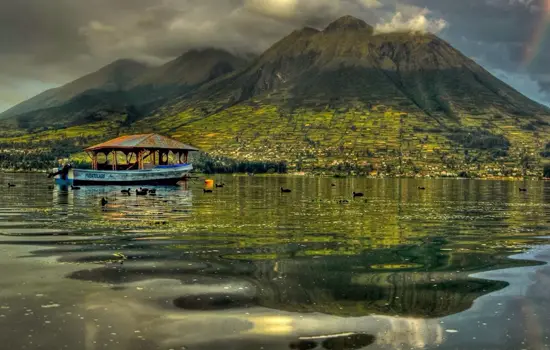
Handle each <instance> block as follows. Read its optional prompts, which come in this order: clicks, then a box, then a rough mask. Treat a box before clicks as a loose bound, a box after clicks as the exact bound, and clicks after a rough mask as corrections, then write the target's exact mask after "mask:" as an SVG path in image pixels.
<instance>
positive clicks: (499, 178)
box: [0, 169, 550, 182]
mask: <svg viewBox="0 0 550 350" xmlns="http://www.w3.org/2000/svg"><path fill="white" fill-rule="evenodd" d="M47 173H48V171H47V170H34V171H33V170H21V171H19V170H4V169H0V174H14V175H15V174H47ZM193 174H194V175H198V176H201V177H205V178H208V177H213V176H220V175H227V176H249V175H248V174H247V173H214V174H204V173H193ZM253 176H261V177H274V176H296V177H320V178H332V179H349V178H366V179H379V180H380V179H417V180H442V179H455V180H491V181H542V182H546V181H550V178H543V177H536V176H527V177H513V176H486V177H458V176H438V175H425V176H404V175H381V176H372V175H338V174H315V173H307V172H294V173H281V174H279V173H276V174H268V173H265V174H254V175H253Z"/></svg>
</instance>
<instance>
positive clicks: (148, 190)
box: [71, 186, 157, 207]
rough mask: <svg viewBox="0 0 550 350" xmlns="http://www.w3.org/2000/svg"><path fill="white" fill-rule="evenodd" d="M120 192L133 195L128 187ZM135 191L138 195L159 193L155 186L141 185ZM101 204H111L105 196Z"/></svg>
mask: <svg viewBox="0 0 550 350" xmlns="http://www.w3.org/2000/svg"><path fill="white" fill-rule="evenodd" d="M71 187H72V186H71ZM120 193H122V194H124V195H126V196H131V195H132V189H131V188H128V189H127V190H121V191H120ZM135 193H136V196H156V195H157V190H156V189H154V188H143V187H140V188H137V189H136V190H135ZM100 204H101V206H102V207H104V206H106V205H107V204H109V201H108V200H107V199H106V198H105V197H103V198H101V201H100Z"/></svg>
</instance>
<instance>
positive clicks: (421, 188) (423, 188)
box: [418, 186, 426, 191]
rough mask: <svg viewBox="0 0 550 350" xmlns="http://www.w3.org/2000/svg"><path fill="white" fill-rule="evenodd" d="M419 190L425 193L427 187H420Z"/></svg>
mask: <svg viewBox="0 0 550 350" xmlns="http://www.w3.org/2000/svg"><path fill="white" fill-rule="evenodd" d="M418 189H419V190H421V191H424V190H425V189H426V187H422V186H418Z"/></svg>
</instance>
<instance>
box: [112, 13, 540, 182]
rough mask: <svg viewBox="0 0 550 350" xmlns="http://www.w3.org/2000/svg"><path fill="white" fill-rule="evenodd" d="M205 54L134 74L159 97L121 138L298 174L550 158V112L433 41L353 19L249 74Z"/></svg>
mask: <svg viewBox="0 0 550 350" xmlns="http://www.w3.org/2000/svg"><path fill="white" fill-rule="evenodd" d="M203 55H204V56H206V57H214V59H211V60H209V59H205V58H202V59H197V58H195V57H197V56H200V52H190V53H188V54H187V55H184V56H182V57H181V58H179V59H177V60H176V61H174V62H171V63H169V64H167V65H165V66H163V67H160V68H155V69H151V70H148V71H147V72H146V73H144V74H143V75H141V76H140V77H138V78H136V79H135V80H134V81H133V84H135V85H131V84H130V85H131V86H132V88H130V90H129V91H133V90H135V89H136V88H138V87H141V88H143V87H151V86H152V87H154V88H153V89H154V91H157V92H159V91H160V92H159V94H158V96H160V97H159V98H157V99H156V101H155V104H154V105H150V106H149V109H148V110H147V111H146V112H145V113H144V112H143V110H142V111H138V112H139V113H137V115H138V116H137V117H135V118H131V123H129V122H125V123H122V124H121V125H119V129H118V131H117V132H118V133H131V132H144V131H151V132H159V133H163V134H167V135H172V136H174V137H176V138H179V139H182V140H185V141H186V142H187V143H191V144H193V145H195V146H198V147H199V148H201V149H203V150H205V151H208V152H209V153H211V154H212V155H220V156H222V155H223V156H229V157H233V158H238V159H244V160H278V161H280V160H285V161H287V162H289V165H290V167H291V168H294V169H296V170H311V171H317V170H318V171H323V170H327V169H328V170H331V171H348V170H355V171H358V172H367V173H369V172H374V173H379V174H380V173H381V174H408V175H414V174H417V173H420V174H427V173H430V174H458V173H463V174H496V175H499V174H500V175H514V174H515V175H518V174H521V173H522V172H523V173H533V174H536V173H540V169H541V167H542V165H543V163H544V162H545V159H544V158H542V157H541V156H539V154H541V151H542V150H543V149H544V148H545V144H546V143H548V135H549V131H550V111H549V109H548V108H546V107H544V106H542V105H540V104H538V103H536V102H533V101H531V100H530V99H528V98H527V97H525V96H523V95H522V94H520V93H519V92H518V91H516V90H514V89H513V88H511V87H510V86H508V85H506V84H505V83H503V82H502V81H500V80H498V79H497V78H495V77H494V76H492V75H491V74H490V73H489V72H487V71H486V70H485V69H483V68H482V67H480V66H479V65H477V64H476V63H475V62H474V61H473V60H471V59H469V58H468V57H466V56H464V55H463V54H462V53H460V52H459V51H458V50H456V49H455V48H453V47H452V46H451V45H450V44H449V43H447V42H445V41H444V40H442V39H440V38H438V37H437V36H435V35H433V34H424V33H405V32H399V33H385V34H382V33H376V31H375V30H374V28H373V27H372V26H370V25H368V24H367V23H365V22H364V21H362V20H360V19H357V18H354V17H351V16H345V17H342V18H340V19H338V20H336V21H334V22H332V23H331V24H329V25H328V26H327V27H326V28H324V29H323V30H319V29H315V28H303V29H301V30H296V31H294V32H292V33H291V34H290V35H288V36H287V37H285V38H283V39H282V40H280V41H279V42H277V43H275V44H274V45H273V46H272V47H270V48H269V49H268V50H267V51H265V52H264V53H263V54H262V55H260V56H259V57H257V58H255V59H254V60H253V61H251V62H249V63H248V64H246V65H244V66H242V65H241V61H240V60H237V59H229V56H227V55H224V54H219V53H218V52H216V51H215V50H210V51H207V54H204V53H203ZM204 56H203V57H204ZM218 57H225V58H224V59H223V61H227V62H233V63H232V65H231V68H229V66H226V65H220V64H218V63H217V62H218V61H219V59H218ZM188 62H195V64H193V63H188ZM197 62H199V63H197ZM205 62H206V63H205ZM239 67H242V68H240V69H239ZM201 68H203V70H202V71H201ZM222 68H223V69H222ZM226 68H227V69H226ZM180 69H181V70H180ZM173 72H177V73H173ZM185 72H195V73H196V74H193V75H191V74H187V73H185ZM214 73H215V74H214ZM158 86H183V87H184V88H182V89H173V88H170V89H167V90H166V92H165V91H163V90H161V89H159V88H158ZM147 89H149V88H147ZM146 91H151V90H146ZM155 94H156V93H153V95H155ZM121 114H122V115H123V114H126V112H125V111H119V112H118V115H121ZM549 148H550V147H549ZM547 153H550V152H547Z"/></svg>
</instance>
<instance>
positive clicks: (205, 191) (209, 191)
mask: <svg viewBox="0 0 550 350" xmlns="http://www.w3.org/2000/svg"><path fill="white" fill-rule="evenodd" d="M202 192H203V193H213V192H214V191H212V190H207V189H203V190H202Z"/></svg>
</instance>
